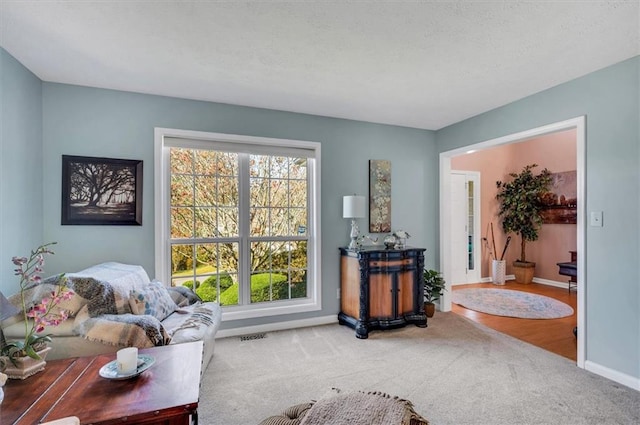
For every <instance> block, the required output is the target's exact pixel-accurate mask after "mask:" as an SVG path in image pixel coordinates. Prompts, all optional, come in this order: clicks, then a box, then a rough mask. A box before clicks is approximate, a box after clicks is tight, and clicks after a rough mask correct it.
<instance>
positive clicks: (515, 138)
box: [440, 116, 587, 368]
mask: <svg viewBox="0 0 640 425" xmlns="http://www.w3.org/2000/svg"><path fill="white" fill-rule="evenodd" d="M566 130H574V131H575V154H576V186H577V187H576V192H577V199H578V204H577V223H576V250H577V252H578V259H577V274H578V277H577V281H578V282H577V289H576V290H577V294H576V297H577V325H578V329H577V336H576V337H577V362H576V363H577V365H578V367H581V368H584V362H585V358H586V355H585V354H586V353H585V348H586V332H585V326H586V314H587V311H586V310H585V308H586V302H585V292H586V291H585V284H586V282H587V276H586V267H585V262H584V259H585V257H586V255H587V253H586V245H585V230H586V229H585V220H584V217H585V202H584V201H585V199H586V197H585V194H586V190H585V145H586V135H585V117H584V116H582V117H577V118H573V119H570V120H567V121H562V122H558V123H554V124H549V125H546V126H542V127H537V128H534V129H531V130H527V131H523V132H520V133H515V134H511V135H507V136H503V137H499V138H496V139H491V140H486V141H483V142H480V143H476V144H474V145H471V146H465V147H462V148H458V149H454V150H451V151H447V152H442V153H441V154H440V235H441V237H440V252H441V253H442V255H441V257H440V270H441V271H442V273H443V276H444V278H445V280H446V282H447V289H448V290H447V291H445V292H444V294H443V297H442V298H441V300H440V309H441V310H442V311H451V283H452V282H451V276H453V268H452V267H453V259H452V255H451V249H452V247H451V244H452V242H451V238H450V237H448V236H449V235H451V234H452V233H451V232H452V217H451V214H452V211H451V190H450V187H451V171H452V165H451V163H452V159H453V158H455V157H456V156H460V155H462V154H465V153H470V152H471V151H479V150H484V149H488V148H493V147H497V146H501V145H509V144H514V143H517V142H522V141H525V140H528V139H532V138H537V137H541V136H545V135H551V134H553V133H557V132H561V131H566ZM550 154H552V153H550Z"/></svg>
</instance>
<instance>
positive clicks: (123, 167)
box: [61, 155, 142, 226]
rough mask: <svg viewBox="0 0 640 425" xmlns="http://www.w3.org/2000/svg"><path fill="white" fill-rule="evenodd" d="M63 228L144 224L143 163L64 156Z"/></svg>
mask: <svg viewBox="0 0 640 425" xmlns="http://www.w3.org/2000/svg"><path fill="white" fill-rule="evenodd" d="M61 224H63V225H126V226H141V225H142V160H133V159H115V158H97V157H90V156H73V155H62V219H61Z"/></svg>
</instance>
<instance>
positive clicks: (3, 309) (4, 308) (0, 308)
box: [0, 292, 20, 348]
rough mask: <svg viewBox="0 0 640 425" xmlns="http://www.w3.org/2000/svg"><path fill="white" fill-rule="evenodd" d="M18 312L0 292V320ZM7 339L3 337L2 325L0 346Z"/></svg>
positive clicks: (2, 345) (0, 327)
mask: <svg viewBox="0 0 640 425" xmlns="http://www.w3.org/2000/svg"><path fill="white" fill-rule="evenodd" d="M18 313H20V310H18V309H17V308H16V307H15V306H14V305H13V304H11V303H10V302H9V300H8V299H6V298H5V296H4V294H3V293H2V292H0V322H1V321H3V320H5V319H8V318H9V317H11V316H14V315H16V314H18ZM6 343H7V341H6V340H5V339H4V332H2V326H0V348H2V347H4V346H5V344H6Z"/></svg>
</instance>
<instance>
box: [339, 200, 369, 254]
mask: <svg viewBox="0 0 640 425" xmlns="http://www.w3.org/2000/svg"><path fill="white" fill-rule="evenodd" d="M342 217H343V218H350V219H351V233H350V236H351V242H350V243H349V249H356V248H357V247H358V243H357V239H358V234H359V230H358V223H357V221H356V219H358V218H364V217H365V198H364V196H358V195H349V196H343V197H342Z"/></svg>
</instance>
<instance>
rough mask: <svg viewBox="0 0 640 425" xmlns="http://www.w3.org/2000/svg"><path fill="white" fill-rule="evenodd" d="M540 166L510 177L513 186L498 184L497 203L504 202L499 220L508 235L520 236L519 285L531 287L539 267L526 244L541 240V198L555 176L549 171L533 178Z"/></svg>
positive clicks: (515, 268)
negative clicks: (533, 260)
mask: <svg viewBox="0 0 640 425" xmlns="http://www.w3.org/2000/svg"><path fill="white" fill-rule="evenodd" d="M537 166H538V164H530V165H527V166H525V167H524V168H523V169H522V171H521V172H520V173H509V176H510V177H511V178H512V180H511V181H509V182H502V181H497V182H496V186H497V188H498V194H497V195H496V198H497V200H498V201H499V202H500V210H499V211H498V216H499V217H500V218H501V220H502V230H504V232H505V233H511V232H513V233H515V234H517V235H519V236H520V239H521V240H520V258H519V259H518V260H516V261H514V262H513V268H514V275H515V277H516V282H518V283H531V281H532V279H533V274H534V268H535V266H536V263H534V262H531V261H527V258H526V251H525V247H526V243H527V241H535V240H537V239H538V230H539V229H540V226H542V202H541V198H542V197H543V196H544V194H545V193H547V192H548V188H549V185H550V184H551V172H550V171H549V170H547V169H546V168H545V169H544V170H542V171H541V172H540V174H533V169H534V168H535V167H537Z"/></svg>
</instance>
